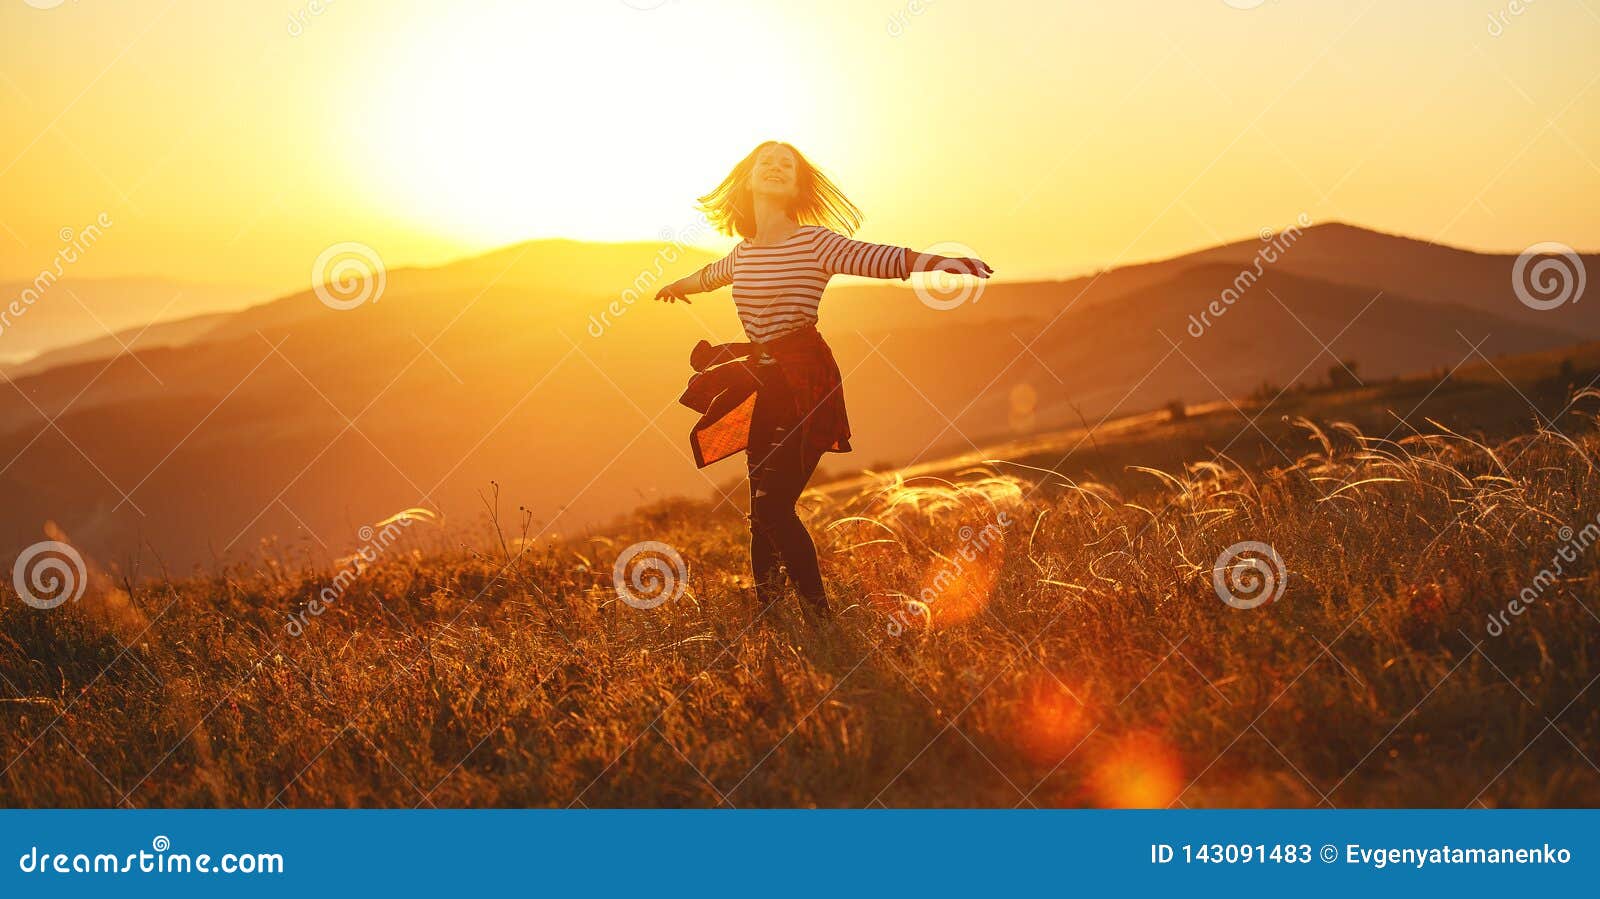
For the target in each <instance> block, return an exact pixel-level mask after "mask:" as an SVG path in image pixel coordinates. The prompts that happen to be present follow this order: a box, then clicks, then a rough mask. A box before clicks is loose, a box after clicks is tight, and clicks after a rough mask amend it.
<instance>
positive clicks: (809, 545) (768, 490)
mask: <svg viewBox="0 0 1600 899" xmlns="http://www.w3.org/2000/svg"><path fill="white" fill-rule="evenodd" d="M789 434H792V435H793V436H792V437H790V436H789ZM783 436H784V438H786V439H781V440H780V442H779V443H778V445H777V446H775V447H774V452H773V453H772V454H771V456H770V457H769V459H768V464H766V465H764V466H762V468H761V471H760V475H759V476H758V478H757V479H756V480H754V481H752V482H751V488H752V489H751V500H750V502H751V515H752V518H753V520H754V521H755V523H756V525H757V528H756V530H758V531H760V532H761V533H762V534H763V536H764V539H765V540H766V541H768V543H769V544H770V546H771V547H772V548H773V549H774V550H776V555H777V557H778V558H780V559H782V560H783V567H784V569H785V570H787V571H788V573H789V577H790V579H791V580H793V581H794V586H795V589H796V590H798V591H799V593H800V595H801V596H802V597H804V598H805V599H806V600H807V601H808V602H810V603H812V604H813V605H817V606H823V607H825V606H826V605H827V602H828V600H827V594H826V593H825V592H824V590H823V586H822V571H821V568H820V567H819V566H818V564H817V547H816V544H815V543H813V542H812V540H811V534H810V533H809V532H808V531H806V526H805V522H803V521H801V520H800V515H799V514H798V513H797V512H796V511H795V504H796V503H797V502H799V500H800V494H802V493H804V492H805V489H806V482H808V481H810V480H811V475H812V474H813V473H814V472H815V471H816V470H817V463H818V461H820V459H821V454H820V453H817V452H814V451H808V450H807V449H806V448H805V447H804V446H802V445H801V441H800V439H799V432H798V431H792V432H788V434H785V435H783ZM757 539H761V538H757ZM754 543H755V541H754V540H753V541H752V557H751V558H752V560H754V558H755V556H754V554H753V552H754V549H753V547H754Z"/></svg>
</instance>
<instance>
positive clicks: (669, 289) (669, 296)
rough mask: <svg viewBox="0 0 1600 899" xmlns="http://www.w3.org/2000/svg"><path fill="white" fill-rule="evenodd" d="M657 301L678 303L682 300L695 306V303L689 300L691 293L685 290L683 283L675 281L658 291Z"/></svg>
mask: <svg viewBox="0 0 1600 899" xmlns="http://www.w3.org/2000/svg"><path fill="white" fill-rule="evenodd" d="M656 299H657V300H658V301H660V302H663V303H676V302H678V301H679V300H682V301H683V302H685V303H688V304H689V305H691V306H693V305H694V301H692V300H690V299H689V291H688V290H687V289H685V287H684V284H683V281H681V280H679V281H674V282H672V283H671V284H668V285H667V286H666V287H663V288H661V289H660V290H658V291H656Z"/></svg>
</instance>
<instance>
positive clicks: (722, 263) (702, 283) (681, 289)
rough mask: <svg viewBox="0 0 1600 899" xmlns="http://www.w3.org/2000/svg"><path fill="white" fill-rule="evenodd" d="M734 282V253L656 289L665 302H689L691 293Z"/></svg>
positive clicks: (713, 288) (659, 298) (714, 288)
mask: <svg viewBox="0 0 1600 899" xmlns="http://www.w3.org/2000/svg"><path fill="white" fill-rule="evenodd" d="M732 283H733V254H732V253H729V254H728V255H726V256H724V257H722V258H721V259H718V260H717V261H716V262H713V263H711V264H710V265H708V266H706V267H705V268H702V269H700V270H699V271H697V272H695V273H694V274H692V275H687V276H685V277H682V278H679V279H678V280H676V281H674V282H672V283H671V284H668V285H667V286H665V287H663V288H661V289H660V290H658V291H656V299H658V300H660V301H661V302H663V303H676V302H678V301H679V300H682V301H683V302H685V303H689V302H690V300H689V294H691V293H707V292H709V291H713V290H716V289H717V288H719V287H726V286H728V285H729V284H732Z"/></svg>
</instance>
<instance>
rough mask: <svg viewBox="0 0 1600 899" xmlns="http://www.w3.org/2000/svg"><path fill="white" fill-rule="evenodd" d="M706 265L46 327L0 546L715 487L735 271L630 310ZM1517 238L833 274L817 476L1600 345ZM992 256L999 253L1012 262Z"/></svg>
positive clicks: (532, 268)
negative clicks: (708, 375) (1058, 430)
mask: <svg viewBox="0 0 1600 899" xmlns="http://www.w3.org/2000/svg"><path fill="white" fill-rule="evenodd" d="M868 236H869V237H870V235H868ZM1291 237H1292V238H1293V240H1292V241H1291V240H1290V238H1291ZM1273 244H1276V245H1277V246H1278V247H1281V252H1275V253H1272V254H1270V255H1271V256H1272V258H1273V261H1270V262H1267V261H1264V260H1263V250H1264V249H1265V248H1266V247H1268V246H1269V245H1273ZM712 258H714V257H712V256H711V255H709V254H707V253H704V252H701V251H698V250H693V249H685V248H683V247H679V246H676V245H667V244H651V243H631V244H591V243H578V242H572V241H536V242H530V243H525V244H519V245H515V246H511V247H507V248H504V249H501V250H498V251H495V252H493V253H489V254H486V255H483V256H479V257H474V258H471V259H467V260H463V261H460V262H456V263H452V264H449V265H444V266H440V267H436V268H413V269H396V270H392V271H389V272H386V273H384V284H383V290H382V292H381V294H379V295H377V296H374V297H369V298H368V299H367V301H366V302H362V303H360V304H358V305H355V307H354V308H351V309H348V310H341V309H335V308H331V307H330V306H329V305H328V304H326V303H324V302H322V301H321V300H320V299H319V298H318V295H317V291H315V290H311V289H307V290H304V291H300V292H297V293H293V294H290V295H287V296H282V297H279V298H277V299H274V300H271V301H269V302H265V303H261V304H257V305H253V306H249V307H247V308H244V309H239V310H236V311H231V312H222V313H215V312H211V313H207V314H204V315H197V316H190V317H187V318H179V319H176V320H171V321H162V322H158V323H155V324H150V326H149V327H148V328H146V329H144V330H143V333H142V336H141V337H140V339H139V342H138V344H137V345H135V346H133V348H132V351H127V350H124V349H123V348H122V346H121V345H120V344H119V343H118V342H117V341H115V340H111V339H109V338H104V337H102V338H100V339H98V340H95V341H88V342H81V343H78V344H75V345H71V346H66V347H61V346H58V347H56V348H55V349H53V350H50V351H49V352H48V353H46V354H44V355H40V356H38V357H37V358H35V359H33V360H32V361H30V362H29V363H26V364H25V365H24V366H20V367H19V366H13V367H12V368H11V369H9V370H5V372H4V374H5V376H6V379H7V380H8V381H9V382H10V383H11V385H12V388H13V389H10V390H6V391H0V490H3V491H4V495H6V496H7V497H8V499H9V502H7V503H6V504H5V505H4V507H3V508H0V548H4V549H6V550H8V551H11V550H16V549H19V548H20V547H22V546H26V545H28V544H30V543H32V542H34V541H37V540H38V539H40V537H41V534H42V527H43V525H44V523H45V522H46V521H55V522H57V523H58V524H59V525H60V526H61V527H62V528H63V529H64V530H65V531H66V532H67V533H68V534H69V535H70V536H71V537H72V538H73V539H74V540H75V541H77V542H79V543H80V544H81V545H83V546H84V547H86V548H87V549H89V550H90V551H91V552H93V553H95V554H96V555H98V556H100V557H102V558H104V559H105V560H107V561H109V562H115V563H117V564H120V565H127V564H129V563H130V562H131V560H133V559H135V558H138V559H140V560H142V561H141V563H140V564H141V565H143V566H146V567H144V569H143V571H144V573H148V571H149V569H148V567H147V566H148V565H150V564H154V561H155V560H159V561H160V563H161V564H163V565H167V566H174V567H180V568H181V567H187V566H190V565H194V564H200V563H211V562H226V561H230V560H239V559H243V558H246V557H248V556H249V555H250V554H252V553H254V552H255V551H256V549H257V548H258V546H259V545H260V544H261V542H262V541H278V542H279V543H280V544H282V543H289V544H295V545H298V546H300V547H302V548H303V549H304V550H305V551H307V552H310V553H313V554H323V553H326V554H337V553H342V552H345V551H347V550H348V549H350V548H351V547H352V546H353V545H355V544H357V543H358V542H359V535H360V534H361V533H362V531H361V528H362V526H363V525H366V524H368V523H371V522H374V521H377V520H379V519H382V518H384V517H386V516H388V515H390V514H392V513H394V512H396V511H398V510H400V509H404V508H408V507H413V506H422V507H426V508H431V509H434V510H436V511H438V512H440V513H442V515H443V516H444V517H445V519H446V520H447V521H452V522H455V523H460V522H463V521H465V522H472V521H473V520H475V519H476V518H477V517H478V516H481V515H482V514H483V513H484V509H485V507H486V506H485V504H486V502H487V503H489V504H491V505H492V502H493V500H492V496H493V494H494V491H496V490H497V491H498V495H499V501H500V503H501V504H502V509H501V512H502V515H503V516H505V515H506V513H507V510H508V509H515V507H516V506H519V505H520V506H523V507H526V508H527V509H528V510H529V511H530V512H531V514H532V515H533V518H534V524H533V526H532V530H533V532H534V533H548V532H551V531H555V532H568V531H571V530H573V529H578V528H582V527H585V526H588V525H591V524H593V523H595V522H598V521H601V520H604V519H606V518H609V517H611V516H614V515H617V514H619V513H621V512H624V511H626V510H628V509H630V508H633V507H635V506H637V505H639V504H640V503H642V502H648V501H651V500H655V499H659V498H663V497H667V496H672V495H678V494H691V495H706V494H714V493H715V492H717V491H727V492H728V493H729V494H730V495H733V496H737V491H736V489H735V488H736V487H737V482H738V480H739V478H740V476H741V475H742V473H743V472H742V469H741V468H740V463H739V462H737V461H728V462H722V463H719V464H718V465H716V466H713V467H711V468H708V469H706V470H704V471H697V470H696V469H695V468H694V465H693V463H692V461H691V460H690V457H689V453H688V446H687V442H686V433H687V429H688V426H689V425H690V424H691V423H692V421H693V419H694V415H693V413H691V412H690V411H689V410H687V409H684V408H682V407H680V406H678V405H677V404H676V397H677V395H678V394H679V392H680V391H681V389H682V387H683V383H684V381H685V379H686V377H687V375H688V374H689V368H688V365H687V355H688V351H689V349H690V347H691V346H692V345H693V344H694V343H695V341H697V340H699V339H701V338H705V339H709V340H712V341H720V340H735V339H739V337H740V331H739V327H738V320H737V318H736V316H735V315H734V312H733V309H732V304H731V303H730V302H729V300H728V296H727V293H726V291H724V292H721V293H717V294H709V295H702V296H697V297H696V298H695V302H694V303H693V304H692V305H688V306H684V305H672V306H668V305H661V304H656V303H653V302H650V301H649V297H650V295H651V294H653V292H654V286H655V285H657V284H659V283H664V281H666V280H670V279H672V278H675V277H677V276H679V275H680V274H684V273H688V272H690V271H692V270H693V269H694V268H695V267H696V266H698V265H701V264H704V263H705V262H707V261H710V260H711V259H712ZM1515 259H1516V257H1515V256H1512V255H1503V254H1502V255H1496V254H1482V253H1475V252H1471V251H1467V250H1462V249H1457V248H1452V247H1448V246H1442V245H1438V244H1433V243H1428V242H1424V241H1418V240H1414V239H1410V238H1405V237H1400V236H1395V235H1388V234H1382V233H1378V232H1375V231H1370V230H1366V229H1362V228H1358V227H1354V226H1351V225H1345V224H1327V225H1319V226H1315V227H1310V228H1306V229H1304V230H1303V231H1295V232H1286V233H1282V234H1278V235H1272V236H1270V237H1269V239H1268V240H1265V241H1263V240H1247V241H1241V242H1237V243H1230V244H1224V245H1220V246H1216V247H1211V248H1208V249H1205V250H1202V251H1199V252H1196V253H1191V254H1187V255H1184V256H1179V257H1176V258H1173V259H1167V260H1162V261H1158V262H1151V263H1143V264H1139V265H1130V266H1126V267H1120V268H1115V269H1112V270H1109V271H1104V272H1098V273H1094V274H1090V275H1086V276H1082V277H1078V278H1073V279H1066V280H1058V281H1035V282H1026V283H1005V282H996V283H991V284H987V285H985V287H984V289H983V290H982V291H981V293H977V292H971V291H969V292H970V293H972V294H973V295H969V296H965V297H962V296H961V294H960V293H959V288H958V293H957V294H956V296H955V298H954V299H960V300H962V301H961V302H959V303H955V302H954V300H952V301H951V302H944V300H945V299H946V298H947V295H946V294H943V293H940V294H937V295H935V296H934V302H932V303H931V304H930V303H925V302H923V296H924V295H925V294H926V293H927V291H923V292H922V293H919V292H918V291H917V290H915V289H913V288H911V287H908V286H905V285H900V284H882V283H874V284H862V283H849V284H846V283H841V284H839V285H837V286H835V287H834V288H832V289H830V291H829V294H828V296H827V297H826V298H825V300H824V303H823V307H822V313H821V329H822V331H823V333H824V334H825V335H826V336H827V338H828V339H829V342H830V343H831V345H832V346H833V348H834V352H835V354H836V355H837V357H838V359H839V363H840V366H841V369H842V370H843V371H844V372H845V375H846V378H845V390H846V394H847V397H848V400H849V406H850V414H851V421H852V425H853V428H854V440H853V442H854V444H855V448H856V452H855V454H854V455H852V456H830V457H828V458H827V459H826V460H825V461H824V467H825V468H826V469H828V470H830V471H833V472H835V473H841V472H853V471H858V470H860V469H861V468H862V467H864V466H868V465H871V466H880V465H883V464H896V465H899V464H907V463H911V462H914V461H918V460H921V459H925V458H927V457H929V456H930V455H932V454H937V453H943V452H949V451H966V450H970V449H971V448H972V447H973V446H975V445H980V444H983V443H986V442H989V441H993V440H996V439H1003V438H1007V437H1014V436H1017V435H1020V434H1026V433H1029V432H1032V431H1034V430H1038V429H1043V428H1050V427H1059V426H1062V425H1067V424H1078V423H1080V422H1084V421H1087V422H1089V423H1093V422H1095V421H1097V420H1100V419H1101V418H1103V417H1109V416H1121V415H1127V414H1133V413H1139V412H1145V411H1148V410H1150V409H1153V408H1158V407H1160V406H1161V405H1163V404H1165V403H1167V402H1169V401H1173V400H1179V401H1184V402H1189V403H1207V402H1215V401H1221V400H1229V401H1231V400H1232V399H1233V398H1236V397H1241V396H1243V395H1245V394H1247V393H1250V392H1251V391H1255V390H1258V389H1260V388H1262V387H1263V386H1264V385H1265V386H1267V387H1269V388H1271V389H1277V388H1282V387H1286V386H1288V385H1291V384H1295V383H1301V384H1306V383H1311V382H1313V381H1321V380H1325V379H1327V378H1329V377H1330V376H1332V377H1349V378H1360V379H1363V380H1370V379H1373V378H1388V377H1391V376H1396V375H1400V374H1406V373H1413V372H1422V371H1430V370H1438V371H1440V372H1441V373H1442V372H1443V371H1447V370H1449V369H1451V368H1452V367H1454V366H1456V365H1459V364H1461V363H1462V362H1463V361H1465V360H1469V359H1476V358H1478V355H1479V354H1481V355H1482V356H1484V357H1493V356H1496V355H1499V354H1510V353H1523V352H1530V351H1537V350H1545V349H1551V348H1558V347H1562V346H1566V345H1569V344H1573V343H1576V342H1578V341H1580V340H1584V339H1590V338H1595V337H1600V315H1597V314H1595V313H1594V312H1592V311H1591V306H1592V305H1593V304H1592V303H1584V302H1580V300H1582V299H1583V298H1582V297H1581V296H1578V297H1574V298H1572V299H1571V300H1569V301H1568V302H1566V303H1564V304H1562V305H1560V306H1558V307H1556V308H1553V309H1548V310H1543V311H1541V310H1537V309H1534V308H1531V307H1530V306H1528V305H1526V304H1524V303H1523V302H1521V301H1520V300H1519V299H1518V296H1517V291H1516V290H1515V289H1514V288H1513V280H1512V274H1513V266H1514V262H1515ZM988 261H989V262H990V263H991V264H993V265H994V266H995V267H996V268H997V269H999V270H1000V272H1001V273H1002V274H1003V273H1004V270H1005V260H1004V259H999V258H991V259H989V260H988ZM1582 261H1583V264H1584V265H1585V267H1587V268H1592V267H1593V265H1594V263H1595V261H1596V257H1595V256H1594V255H1585V256H1583V257H1582ZM1246 272H1248V273H1249V277H1247V278H1244V279H1242V280H1241V274H1242V273H1246ZM1241 284H1242V285H1243V288H1242V289H1240V285H1241ZM1230 291H1232V293H1229V292H1230ZM1228 297H1231V299H1227V298H1228ZM951 305H953V306H954V308H944V307H946V306H951ZM1215 309H1221V310H1222V312H1221V313H1220V314H1217V313H1215V312H1214V311H1211V310H1215ZM20 324H26V322H23V323H20ZM128 324H129V326H132V324H133V323H128ZM145 324H148V323H145ZM141 327H142V325H141ZM124 342H125V341H124ZM1241 426H1244V425H1243V422H1241ZM491 482H492V483H493V486H491Z"/></svg>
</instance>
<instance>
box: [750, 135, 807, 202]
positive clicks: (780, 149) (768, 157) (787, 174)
mask: <svg viewBox="0 0 1600 899" xmlns="http://www.w3.org/2000/svg"><path fill="white" fill-rule="evenodd" d="M750 192H751V193H753V194H756V195H758V196H766V197H771V198H773V199H780V200H792V199H794V198H795V196H796V195H797V194H798V193H799V192H800V160H798V159H796V158H795V155H794V151H793V150H791V149H789V148H788V147H785V146H780V145H777V144H774V145H773V146H770V147H763V148H762V149H761V152H760V153H757V154H756V165H755V168H753V169H751V170H750Z"/></svg>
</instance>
